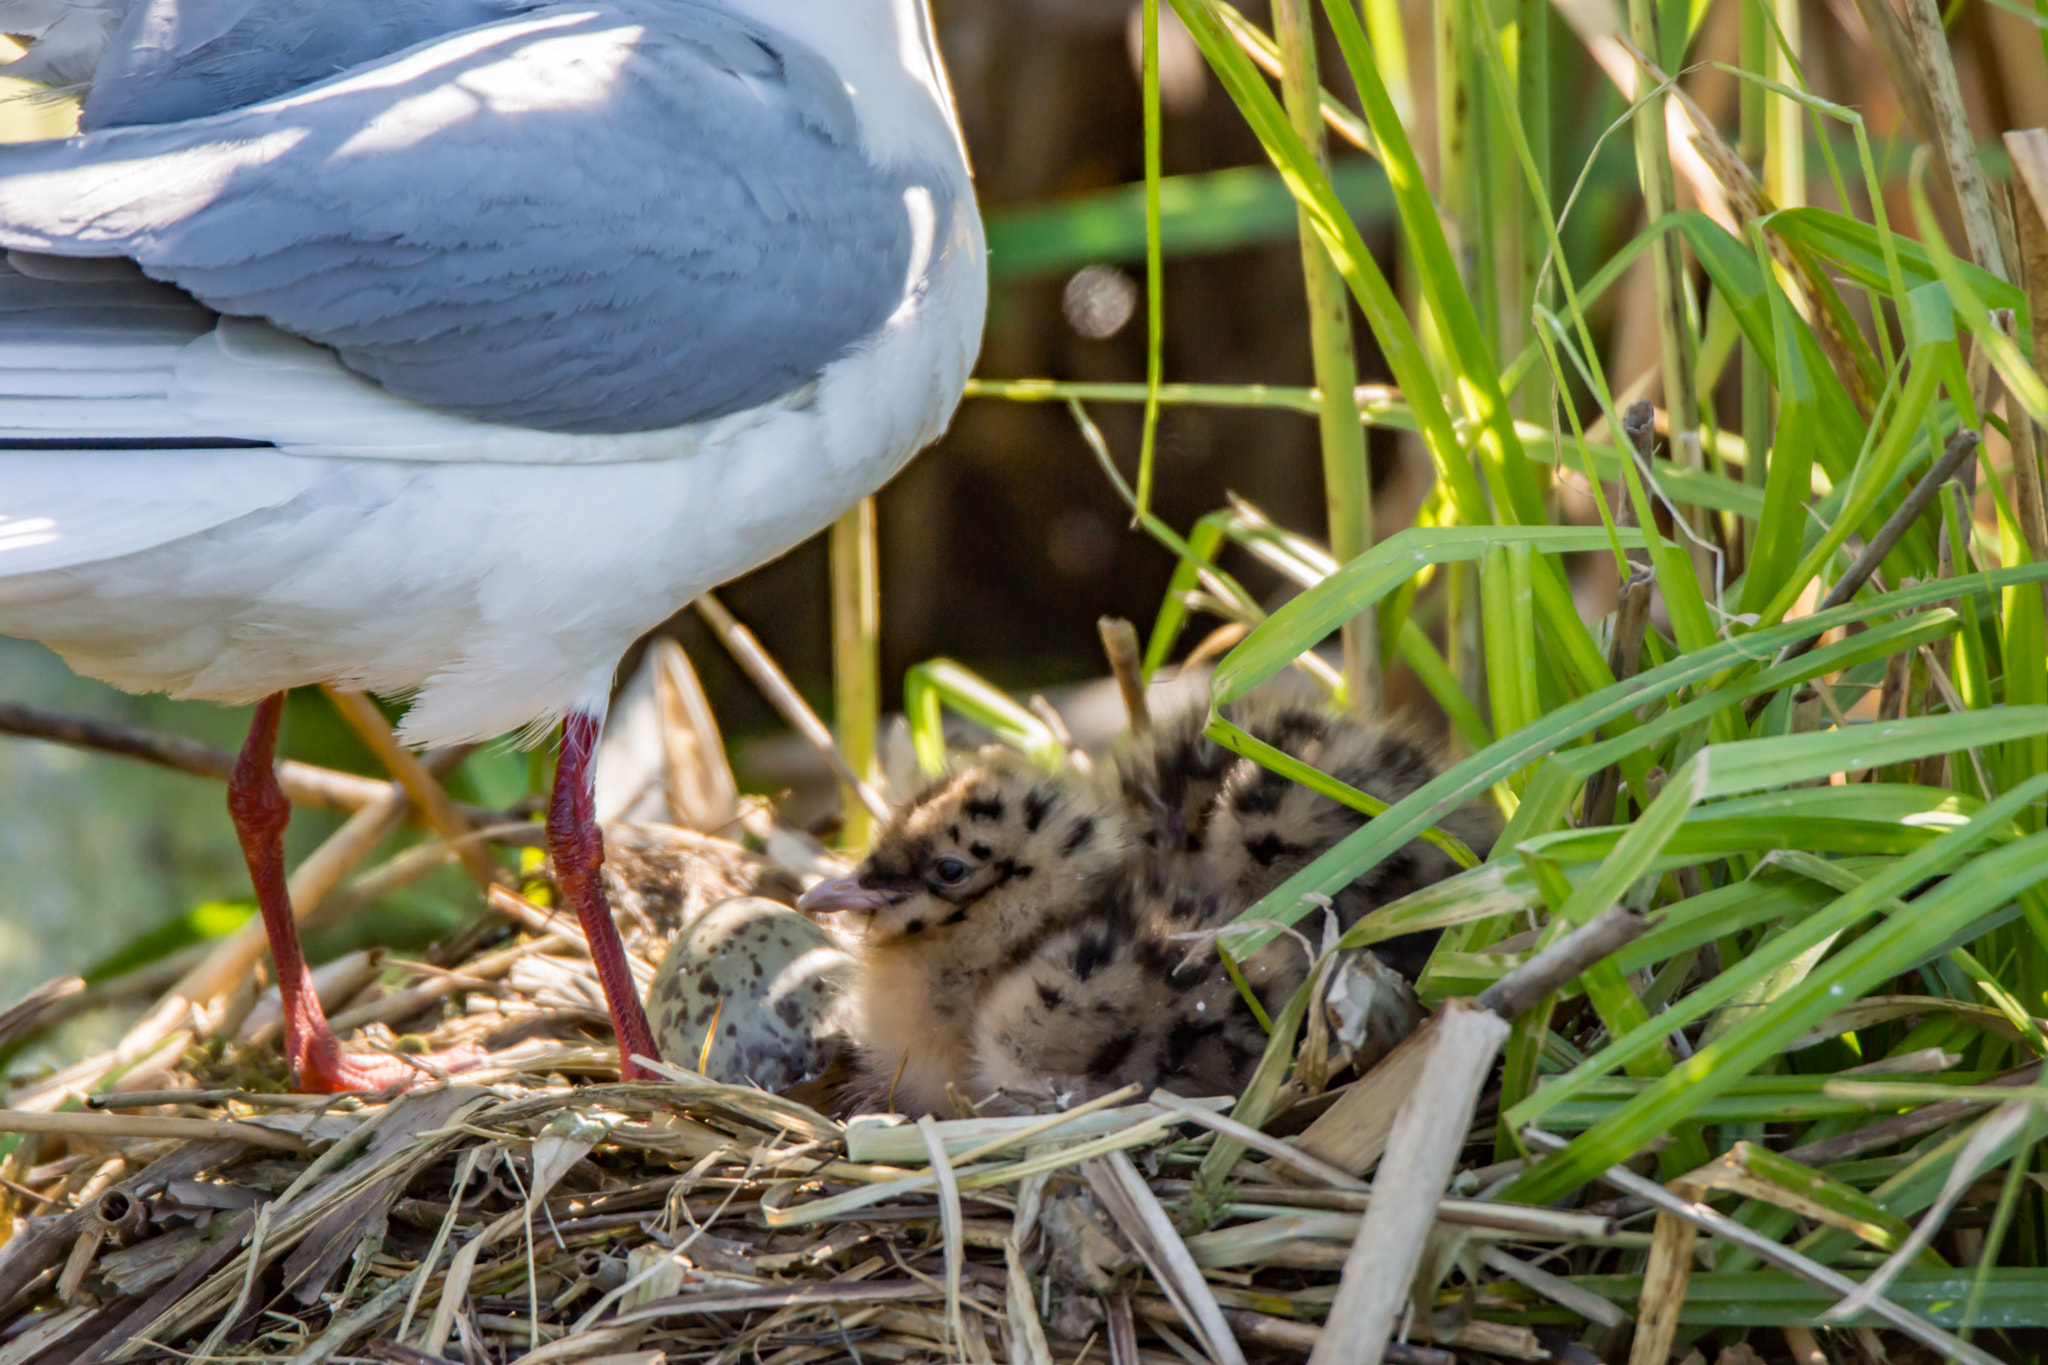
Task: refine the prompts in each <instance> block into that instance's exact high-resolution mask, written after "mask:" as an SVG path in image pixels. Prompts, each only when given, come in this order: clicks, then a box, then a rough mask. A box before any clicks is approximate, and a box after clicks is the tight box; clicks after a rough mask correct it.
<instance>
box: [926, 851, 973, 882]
mask: <svg viewBox="0 0 2048 1365" xmlns="http://www.w3.org/2000/svg"><path fill="white" fill-rule="evenodd" d="M967 873H968V867H967V864H966V863H963V862H961V861H960V860H959V859H958V858H941V859H939V860H938V861H937V862H935V863H933V864H932V880H933V881H935V882H938V883H939V884H940V885H941V886H958V885H959V884H960V883H961V882H964V881H966V880H967Z"/></svg>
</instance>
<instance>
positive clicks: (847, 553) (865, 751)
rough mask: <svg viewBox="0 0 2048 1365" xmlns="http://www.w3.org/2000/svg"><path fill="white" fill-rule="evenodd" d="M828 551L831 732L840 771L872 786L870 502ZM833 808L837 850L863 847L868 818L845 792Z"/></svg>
mask: <svg viewBox="0 0 2048 1365" xmlns="http://www.w3.org/2000/svg"><path fill="white" fill-rule="evenodd" d="M831 551H832V556H831V557H832V725H833V729H834V730H835V731H836V732H837V735H838V739H839V751H840V752H841V753H843V754H844V755H846V761H847V764H848V765H849V766H851V767H852V769H853V770H854V772H856V773H858V774H860V775H861V777H862V778H864V779H866V780H867V781H868V782H869V783H870V784H872V783H873V782H874V780H875V777H876V769H875V749H876V745H875V731H876V729H877V727H878V726H879V725H880V723H881V710H882V661H881V648H880V642H881V631H882V587H881V573H880V569H879V566H878V564H877V562H876V548H875V500H874V499H873V498H862V499H861V500H860V502H859V503H858V504H856V505H855V506H854V508H853V509H852V510H851V511H849V512H848V513H846V515H845V516H842V517H841V518H839V520H837V521H835V522H833V523H832V539H831ZM840 806H841V808H842V809H843V810H844V811H845V819H846V823H845V825H844V826H843V827H842V829H841V832H840V843H841V845H842V846H843V847H845V848H865V847H866V846H867V843H868V840H869V839H870V838H871V837H873V832H874V817H873V816H872V815H871V814H870V813H869V811H868V808H867V806H865V805H864V804H862V802H861V799H860V797H859V795H858V794H857V793H855V792H854V791H853V790H852V789H850V788H848V789H844V790H842V791H841V793H840Z"/></svg>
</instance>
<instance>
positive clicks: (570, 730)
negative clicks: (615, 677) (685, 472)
mask: <svg viewBox="0 0 2048 1365" xmlns="http://www.w3.org/2000/svg"><path fill="white" fill-rule="evenodd" d="M598 727H599V721H598V718H597V717H596V716H591V715H586V714H584V713H583V712H580V711H574V712H571V713H570V714H569V716H568V717H567V719H565V720H563V722H562V759H561V762H560V763H559V764H558V765H557V766H556V768H555V792H554V797H553V799H552V800H550V801H549V803H548V857H549V858H550V859H552V860H553V862H554V865H555V882H556V884H557V885H558V886H560V887H561V888H562V896H563V899H565V900H567V901H568V902H569V904H570V905H571V906H572V907H573V908H574V909H575V911H576V919H577V922H578V923H580V924H581V925H582V926H583V937H584V938H585V939H587V940H589V942H590V960H591V961H592V962H594V963H596V964H597V979H598V982H599V983H600V984H601V985H603V987H604V1000H605V1003H606V1004H607V1005H609V1006H610V1007H611V1011H612V1027H613V1029H614V1030H615V1031H616V1032H617V1033H618V1036H619V1076H620V1078H621V1079H622V1080H628V1081H645V1080H653V1079H655V1077H653V1076H651V1075H650V1074H648V1072H647V1070H646V1068H644V1067H641V1066H638V1065H636V1064H635V1063H634V1061H633V1058H635V1057H645V1058H648V1059H649V1060H650V1061H656V1062H658V1061H660V1060H661V1053H660V1052H658V1051H657V1050H656V1049H655V1046H654V1030H652V1029H650V1028H649V1027H647V1011H646V1010H645V1009H643V1008H642V1007H641V1004H640V992H639V991H638V990H637V989H635V987H634V985H633V973H632V971H631V969H629V968H628V967H627V966H626V949H625V945H624V944H622V943H620V942H619V929H618V926H617V925H616V924H614V923H613V922H612V911H611V906H609V905H608V904H606V903H605V898H604V883H603V881H602V880H601V879H600V876H599V869H601V868H602V867H603V866H604V836H603V835H602V834H600V833H598V829H597V813H596V806H595V801H594V799H593V797H592V794H591V792H592V788H591V779H592V778H593V777H594V776H595V768H596V763H595V760H596V757H597V733H598Z"/></svg>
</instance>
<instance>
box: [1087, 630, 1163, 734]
mask: <svg viewBox="0 0 2048 1365" xmlns="http://www.w3.org/2000/svg"><path fill="white" fill-rule="evenodd" d="M1095 629H1096V630H1097V632H1098V633H1100V634H1101V636H1102V652H1103V655H1104V656H1105V657H1106V658H1107V659H1108V660H1109V675H1110V676H1111V677H1112V678H1115V679H1116V690H1117V695H1118V696H1120V697H1122V698H1123V702H1124V717H1125V719H1126V720H1128V721H1129V722H1130V729H1131V733H1132V734H1134V735H1149V734H1151V733H1152V707H1151V705H1150V703H1148V702H1147V701H1146V700H1145V662H1144V654H1143V652H1142V651H1141V650H1140V648H1139V646H1138V630H1137V627H1135V626H1133V625H1132V624H1131V623H1130V622H1129V621H1126V620H1125V619H1124V618H1123V617H1121V616H1105V617H1103V618H1102V619H1101V620H1099V621H1097V622H1096V623H1095Z"/></svg>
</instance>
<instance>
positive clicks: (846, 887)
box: [796, 873, 889, 915]
mask: <svg viewBox="0 0 2048 1365" xmlns="http://www.w3.org/2000/svg"><path fill="white" fill-rule="evenodd" d="M888 904H889V897H888V896H887V895H886V894H884V893H883V892H880V891H877V890H875V889H874V888H872V887H867V886H862V885H861V884H860V877H859V875H858V874H856V873H848V874H847V875H846V876H844V877H834V878H832V879H831V880H830V881H822V882H819V883H818V884H817V885H816V886H814V887H812V888H811V889H810V890H808V891H806V892H804V893H803V895H801V896H799V897H797V902H796V908H797V909H799V910H801V911H803V912H804V913H805V914H807V915H815V914H819V913H821V912H827V913H829V912H831V911H835V910H867V911H870V912H872V911H875V910H881V909H883V908H885V907H886V906H887V905H888Z"/></svg>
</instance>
